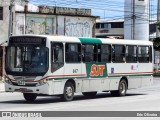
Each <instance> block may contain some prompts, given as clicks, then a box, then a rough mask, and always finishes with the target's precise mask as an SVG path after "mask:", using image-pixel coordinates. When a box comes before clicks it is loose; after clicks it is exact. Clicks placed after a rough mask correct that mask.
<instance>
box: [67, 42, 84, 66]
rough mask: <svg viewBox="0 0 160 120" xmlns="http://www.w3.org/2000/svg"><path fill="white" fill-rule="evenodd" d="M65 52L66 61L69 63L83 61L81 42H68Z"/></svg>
mask: <svg viewBox="0 0 160 120" xmlns="http://www.w3.org/2000/svg"><path fill="white" fill-rule="evenodd" d="M65 52H66V53H65V61H66V62H67V63H79V62H81V44H77V43H66V45H65Z"/></svg>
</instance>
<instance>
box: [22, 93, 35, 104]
mask: <svg viewBox="0 0 160 120" xmlns="http://www.w3.org/2000/svg"><path fill="white" fill-rule="evenodd" d="M23 96H24V98H25V100H26V101H27V102H34V101H35V99H36V98H37V95H36V94H34V93H23Z"/></svg>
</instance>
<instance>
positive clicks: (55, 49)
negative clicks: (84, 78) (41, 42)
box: [51, 43, 64, 72]
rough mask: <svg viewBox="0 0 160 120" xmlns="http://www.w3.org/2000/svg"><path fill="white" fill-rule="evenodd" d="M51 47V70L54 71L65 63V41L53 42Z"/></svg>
mask: <svg viewBox="0 0 160 120" xmlns="http://www.w3.org/2000/svg"><path fill="white" fill-rule="evenodd" d="M51 48H52V49H51V63H52V68H51V72H54V71H56V70H57V69H59V68H61V67H62V66H63V65H64V59H63V58H64V52H63V51H64V50H63V43H52V47H51Z"/></svg>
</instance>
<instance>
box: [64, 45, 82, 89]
mask: <svg viewBox="0 0 160 120" xmlns="http://www.w3.org/2000/svg"><path fill="white" fill-rule="evenodd" d="M81 66H82V63H81V44H79V43H66V44H65V65H64V77H65V78H66V79H73V80H75V81H76V92H78V91H81V84H82V83H81V81H80V79H81V77H82V68H81Z"/></svg>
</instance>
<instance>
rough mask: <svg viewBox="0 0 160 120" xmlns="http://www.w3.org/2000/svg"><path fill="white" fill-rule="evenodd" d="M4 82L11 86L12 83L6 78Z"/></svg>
mask: <svg viewBox="0 0 160 120" xmlns="http://www.w3.org/2000/svg"><path fill="white" fill-rule="evenodd" d="M5 82H6V83H8V84H10V85H12V82H11V80H10V79H9V78H8V77H5Z"/></svg>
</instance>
